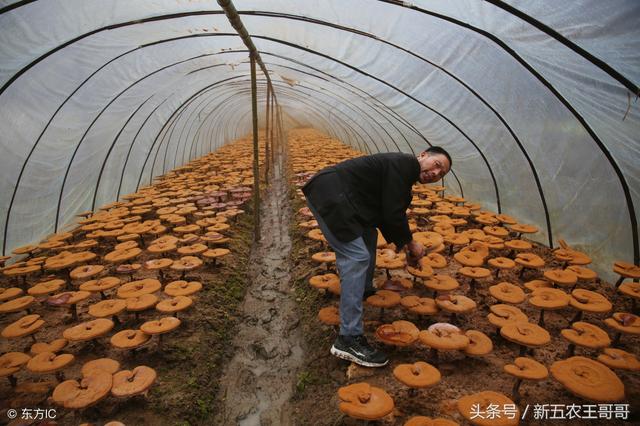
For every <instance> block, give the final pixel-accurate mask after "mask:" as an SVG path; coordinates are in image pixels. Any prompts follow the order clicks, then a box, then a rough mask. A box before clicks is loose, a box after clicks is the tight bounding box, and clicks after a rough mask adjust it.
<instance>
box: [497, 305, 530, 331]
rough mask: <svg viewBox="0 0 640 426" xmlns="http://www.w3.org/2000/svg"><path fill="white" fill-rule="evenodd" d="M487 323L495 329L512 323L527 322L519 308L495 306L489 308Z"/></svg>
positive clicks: (525, 316)
mask: <svg viewBox="0 0 640 426" xmlns="http://www.w3.org/2000/svg"><path fill="white" fill-rule="evenodd" d="M489 309H490V310H491V312H490V313H489V314H488V315H487V319H488V320H489V322H490V323H491V324H493V325H495V326H496V327H503V326H505V325H507V324H509V323H512V322H528V320H529V319H528V317H527V315H526V314H525V313H524V312H522V311H521V310H520V309H519V308H517V307H515V306H511V305H504V304H496V305H491V306H490V307H489Z"/></svg>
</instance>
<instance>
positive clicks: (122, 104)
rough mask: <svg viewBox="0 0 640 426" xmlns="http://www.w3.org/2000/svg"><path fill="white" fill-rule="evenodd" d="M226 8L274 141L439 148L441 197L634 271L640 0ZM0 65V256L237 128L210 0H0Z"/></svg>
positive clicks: (232, 51) (237, 59) (239, 70)
mask: <svg viewBox="0 0 640 426" xmlns="http://www.w3.org/2000/svg"><path fill="white" fill-rule="evenodd" d="M233 5H234V7H235V9H236V10H237V12H238V14H239V16H240V18H241V20H242V24H243V25H244V27H245V28H246V30H247V31H248V33H249V35H250V38H251V41H252V42H253V44H254V45H255V47H256V49H257V52H258V53H259V55H260V58H261V61H262V62H263V64H264V66H265V67H266V69H267V70H268V75H269V78H270V81H269V82H268V81H267V78H266V76H265V75H264V73H263V72H261V70H260V69H258V72H257V105H258V123H259V127H260V128H264V123H265V121H266V117H267V116H266V114H267V111H266V105H267V102H268V99H267V87H268V85H269V84H272V87H273V92H274V94H275V96H276V99H277V103H278V109H279V111H280V112H281V114H282V125H283V130H284V131H285V132H286V131H289V130H291V129H296V128H307V127H309V128H315V129H317V130H319V131H321V132H323V133H325V134H327V135H329V136H330V137H331V138H335V139H338V140H340V141H342V142H343V143H344V144H347V145H348V146H350V147H352V148H353V149H355V150H358V151H360V152H362V153H363V154H374V153H382V152H404V153H411V154H413V155H417V154H419V153H420V152H422V151H423V150H425V149H426V148H428V147H429V146H434V145H435V146H442V147H444V148H445V149H446V150H447V151H448V152H449V153H450V154H451V156H452V158H453V167H452V170H451V172H452V173H449V174H448V175H447V176H446V177H445V178H444V179H443V181H442V182H441V184H442V185H443V186H445V187H446V193H447V194H452V195H457V196H461V197H464V199H466V200H469V201H474V202H481V203H482V205H483V209H486V210H489V211H493V212H496V213H504V214H508V215H511V216H513V217H516V218H518V221H519V222H521V223H526V224H535V225H536V226H538V227H539V232H538V233H536V234H534V235H533V236H531V239H532V240H534V241H536V242H537V243H540V244H542V245H544V246H546V247H549V248H557V247H559V246H560V242H561V241H563V242H566V243H567V244H569V245H570V246H571V247H572V248H574V249H576V250H580V251H583V252H585V253H587V254H588V255H589V256H590V257H591V258H592V259H593V263H592V264H591V266H590V267H591V268H592V269H594V270H595V271H597V273H598V274H599V276H600V277H602V278H603V279H604V280H607V281H608V282H610V283H612V284H613V283H615V282H616V280H617V279H618V275H616V274H615V273H614V272H613V269H612V267H613V264H614V262H616V261H624V262H628V263H631V264H635V265H640V236H639V229H638V217H639V214H638V211H639V208H640V144H639V142H638V137H639V135H640V111H639V108H638V106H639V104H638V96H640V90H639V88H638V84H639V83H640V49H639V48H640V26H639V25H638V24H639V23H640V2H638V1H633V0H619V1H614V2H606V1H598V0H575V1H568V2H557V1H550V0H540V1H535V2H532V1H523V0H505V1H500V0H457V1H445V0H413V1H396V0H352V1H339V0H324V1H316V0H312V1H291V0H269V1H255V0H254V1H248V0H234V1H233ZM0 64H2V66H0V111H1V112H2V113H1V114H0V129H2V132H0V150H1V152H2V155H1V156H0V185H1V186H2V191H0V206H1V207H0V231H1V233H2V234H1V241H2V253H0V254H1V255H11V253H12V251H13V250H14V249H16V248H18V247H22V246H25V245H28V244H38V243H39V242H41V241H43V240H44V239H46V238H47V236H49V235H51V234H53V233H56V232H62V231H64V230H66V229H68V227H69V226H71V225H73V224H74V223H76V220H77V217H76V216H77V215H78V214H79V213H80V212H83V211H87V210H92V211H95V210H96V209H98V208H99V207H100V206H102V205H105V204H109V203H113V202H115V201H117V200H121V199H122V196H124V195H126V194H130V193H135V192H136V191H138V190H139V189H140V188H142V187H145V186H147V185H151V184H152V183H153V182H154V179H156V178H157V177H159V176H162V175H164V174H166V173H168V172H170V171H171V170H174V169H176V168H179V167H181V166H183V165H185V164H188V163H189V162H190V161H192V160H195V159H197V158H200V157H202V156H204V155H206V154H208V153H210V152H215V151H216V150H218V149H220V148H221V147H223V146H225V145H227V144H228V143H230V142H232V141H234V140H237V139H240V138H243V137H246V136H247V135H250V134H251V133H252V120H251V117H252V91H251V71H250V51H249V50H248V48H247V46H246V45H245V44H244V43H243V40H242V39H241V37H240V36H239V35H238V31H237V30H236V28H234V27H233V26H232V24H231V23H230V20H229V18H228V17H227V16H226V14H225V11H224V10H223V8H222V7H221V6H220V5H219V4H218V2H216V1H214V0H201V1H187V0H155V1H153V2H151V1H124V0H64V1H63V0H22V1H12V0H3V1H0ZM270 99H271V101H273V98H270ZM271 101H270V102H271ZM272 113H273V111H272Z"/></svg>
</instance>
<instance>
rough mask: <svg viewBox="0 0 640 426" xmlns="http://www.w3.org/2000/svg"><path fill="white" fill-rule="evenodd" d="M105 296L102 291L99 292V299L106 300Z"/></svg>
mask: <svg viewBox="0 0 640 426" xmlns="http://www.w3.org/2000/svg"><path fill="white" fill-rule="evenodd" d="M106 299H107V296H105V294H104V292H102V291H101V292H100V300H106Z"/></svg>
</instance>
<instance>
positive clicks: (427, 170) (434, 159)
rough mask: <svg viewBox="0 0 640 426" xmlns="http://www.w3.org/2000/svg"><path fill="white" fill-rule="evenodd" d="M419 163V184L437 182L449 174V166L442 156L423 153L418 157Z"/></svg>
mask: <svg viewBox="0 0 640 426" xmlns="http://www.w3.org/2000/svg"><path fill="white" fill-rule="evenodd" d="M418 163H420V177H419V180H420V183H433V182H437V181H439V180H440V179H442V177H443V176H444V175H446V174H447V173H448V172H449V168H450V167H451V165H450V164H449V160H447V157H446V156H444V155H442V154H433V153H431V154H430V153H428V152H423V153H421V154H420V155H419V156H418Z"/></svg>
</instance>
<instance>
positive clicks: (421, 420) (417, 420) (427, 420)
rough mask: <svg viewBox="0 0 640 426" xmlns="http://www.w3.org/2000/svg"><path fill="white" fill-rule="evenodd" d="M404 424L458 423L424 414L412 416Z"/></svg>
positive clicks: (437, 425) (434, 425)
mask: <svg viewBox="0 0 640 426" xmlns="http://www.w3.org/2000/svg"><path fill="white" fill-rule="evenodd" d="M404 426H458V423H456V422H454V421H453V420H449V419H443V418H441V417H438V418H435V419H432V418H431V417H426V416H413V417H411V418H410V419H409V420H407V422H406V423H405V424H404Z"/></svg>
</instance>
